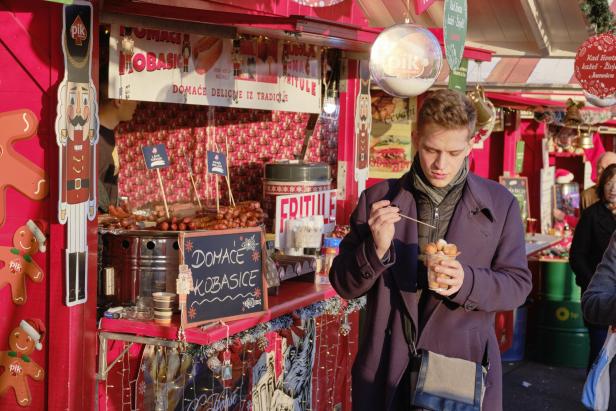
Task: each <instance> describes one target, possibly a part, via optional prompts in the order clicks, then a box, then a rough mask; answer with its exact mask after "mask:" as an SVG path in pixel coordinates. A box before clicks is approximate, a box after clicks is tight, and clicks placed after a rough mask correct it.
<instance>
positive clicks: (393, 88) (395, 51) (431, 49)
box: [370, 23, 443, 97]
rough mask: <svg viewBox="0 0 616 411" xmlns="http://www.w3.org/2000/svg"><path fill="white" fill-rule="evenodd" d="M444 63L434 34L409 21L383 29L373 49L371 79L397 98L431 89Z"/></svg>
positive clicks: (371, 54)
mask: <svg viewBox="0 0 616 411" xmlns="http://www.w3.org/2000/svg"><path fill="white" fill-rule="evenodd" d="M442 65H443V55H442V51H441V46H440V44H439V42H438V40H437V39H436V37H435V36H434V34H432V32H430V30H428V29H426V28H424V27H421V26H417V25H414V24H409V23H405V24H397V25H395V26H392V27H389V28H388V29H386V30H384V31H383V32H381V34H379V36H378V37H377V38H376V40H375V42H374V44H373V45H372V50H371V52H370V74H371V76H372V80H374V82H375V83H377V84H378V85H379V87H381V88H382V89H383V90H384V91H385V92H387V93H388V94H391V95H394V96H398V97H412V96H418V95H420V94H422V93H423V92H425V91H426V90H428V89H429V88H430V87H431V86H432V85H433V84H434V82H435V81H436V79H437V77H438V75H439V73H440V72H441V67H442Z"/></svg>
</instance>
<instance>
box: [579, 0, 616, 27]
mask: <svg viewBox="0 0 616 411" xmlns="http://www.w3.org/2000/svg"><path fill="white" fill-rule="evenodd" d="M610 3H611V2H608V1H607V0H585V1H583V2H581V4H580V9H581V10H582V12H583V13H584V15H585V16H586V20H587V21H588V23H590V27H591V28H592V29H593V30H594V31H595V33H607V32H616V22H615V20H614V14H613V13H612V11H611V10H610Z"/></svg>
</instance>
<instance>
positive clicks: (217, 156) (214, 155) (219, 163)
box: [207, 151, 235, 211]
mask: <svg viewBox="0 0 616 411" xmlns="http://www.w3.org/2000/svg"><path fill="white" fill-rule="evenodd" d="M207 172H208V173H210V174H216V211H219V210H220V201H219V200H220V195H219V193H218V176H224V177H225V178H226V180H227V188H228V190H229V202H230V203H231V204H232V205H235V202H234V201H233V195H232V194H231V183H230V182H229V170H228V168H227V156H226V155H225V154H223V153H219V152H216V151H208V152H207Z"/></svg>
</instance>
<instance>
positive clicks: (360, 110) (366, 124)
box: [355, 60, 372, 193]
mask: <svg viewBox="0 0 616 411" xmlns="http://www.w3.org/2000/svg"><path fill="white" fill-rule="evenodd" d="M359 74H360V79H361V88H360V92H359V94H358V95H357V101H356V103H355V138H356V145H355V180H356V181H357V184H358V193H361V192H362V191H364V189H365V188H366V180H367V179H368V169H369V166H370V164H369V154H370V153H369V146H370V131H371V130H372V103H371V99H370V71H369V69H368V62H367V61H365V60H362V61H361V62H360V66H359Z"/></svg>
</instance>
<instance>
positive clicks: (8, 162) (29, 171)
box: [0, 109, 49, 226]
mask: <svg viewBox="0 0 616 411" xmlns="http://www.w3.org/2000/svg"><path fill="white" fill-rule="evenodd" d="M37 127H38V120H37V118H36V116H35V115H34V113H33V112H32V111H30V110H26V109H23V110H15V111H7V112H4V113H0V226H2V224H4V219H5V216H6V189H7V188H8V187H13V188H14V189H15V190H17V191H19V192H20V193H22V194H23V195H25V196H26V197H28V198H30V199H32V200H42V199H43V198H45V197H46V196H47V193H48V191H49V179H48V177H47V175H46V174H45V170H43V169H42V168H40V167H39V166H37V165H36V164H34V163H32V161H30V160H28V159H27V158H26V157H24V156H23V155H21V154H19V153H18V152H17V151H15V149H14V148H13V145H12V144H13V143H14V142H16V141H17V140H25V139H27V138H30V137H32V136H33V135H34V133H36V130H37Z"/></svg>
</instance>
